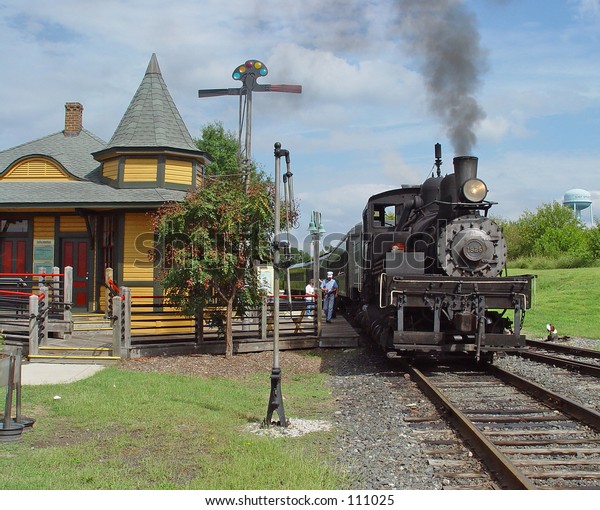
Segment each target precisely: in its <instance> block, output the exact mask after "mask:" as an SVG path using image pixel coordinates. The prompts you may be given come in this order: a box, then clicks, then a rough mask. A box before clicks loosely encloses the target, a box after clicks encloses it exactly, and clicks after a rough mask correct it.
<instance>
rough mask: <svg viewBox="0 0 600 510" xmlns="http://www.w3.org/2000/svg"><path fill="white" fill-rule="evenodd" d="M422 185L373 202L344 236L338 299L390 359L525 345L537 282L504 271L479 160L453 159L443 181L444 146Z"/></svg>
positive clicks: (502, 243) (485, 352)
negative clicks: (524, 327)
mask: <svg viewBox="0 0 600 510" xmlns="http://www.w3.org/2000/svg"><path fill="white" fill-rule="evenodd" d="M435 156H436V158H435V167H436V168H437V171H434V172H433V173H432V175H431V177H430V178H428V179H426V180H425V182H423V183H422V184H421V185H417V186H403V187H401V188H400V189H394V190H390V191H385V192H383V193H379V194H377V195H374V196H372V197H371V198H370V199H369V200H368V202H367V204H366V207H365V208H364V211H363V217H362V222H361V223H359V224H358V225H356V226H355V227H354V228H353V229H352V230H351V231H350V232H348V234H347V236H346V237H345V239H344V248H345V257H344V259H345V260H344V266H343V267H341V268H340V271H337V272H336V273H337V274H336V277H337V279H338V280H339V281H340V283H341V285H340V287H341V289H343V291H342V292H340V294H341V298H342V299H344V300H347V303H348V304H349V306H352V307H353V308H354V310H355V313H353V316H355V317H356V318H357V321H358V323H359V325H360V326H361V327H362V328H363V329H364V330H366V331H367V332H368V334H369V335H370V336H371V337H372V338H373V339H375V340H376V341H377V342H378V343H379V345H380V346H381V348H382V349H384V350H385V351H386V352H387V355H388V356H389V357H398V356H400V357H409V358H415V357H421V356H425V357H433V358H437V359H440V358H445V357H448V356H450V357H455V356H459V355H462V356H464V355H466V356H469V357H476V358H477V360H484V361H490V360H491V359H492V357H493V354H494V353H496V352H502V351H514V350H519V349H521V348H523V347H524V346H525V337H524V336H523V335H522V334H521V325H522V322H523V318H524V315H525V311H526V310H527V309H528V308H529V307H530V306H531V292H532V281H533V278H534V276H532V275H522V276H510V277H509V276H506V275H504V276H503V275H502V273H503V271H504V270H505V268H506V240H505V238H504V235H503V233H502V229H501V228H500V227H499V226H498V225H497V224H496V223H495V222H494V221H493V220H492V219H491V218H490V217H488V212H489V210H490V208H491V207H492V205H493V204H494V203H493V202H490V201H487V200H486V197H487V191H488V190H487V186H486V184H485V183H484V182H483V180H481V179H480V178H478V176H477V170H478V159H477V158H476V157H473V156H460V157H455V158H454V160H453V163H454V172H453V173H451V174H448V175H446V176H441V171H440V167H441V148H440V146H439V144H436V151H435Z"/></svg>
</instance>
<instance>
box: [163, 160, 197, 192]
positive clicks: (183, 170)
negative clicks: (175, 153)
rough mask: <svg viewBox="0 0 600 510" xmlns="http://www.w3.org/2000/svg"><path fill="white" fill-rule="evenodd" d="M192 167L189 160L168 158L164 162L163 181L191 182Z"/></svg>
mask: <svg viewBox="0 0 600 510" xmlns="http://www.w3.org/2000/svg"><path fill="white" fill-rule="evenodd" d="M192 176H193V167H192V162H191V161H181V160H177V159H168V160H167V161H166V163H165V182H172V183H175V184H189V185H190V186H191V184H192Z"/></svg>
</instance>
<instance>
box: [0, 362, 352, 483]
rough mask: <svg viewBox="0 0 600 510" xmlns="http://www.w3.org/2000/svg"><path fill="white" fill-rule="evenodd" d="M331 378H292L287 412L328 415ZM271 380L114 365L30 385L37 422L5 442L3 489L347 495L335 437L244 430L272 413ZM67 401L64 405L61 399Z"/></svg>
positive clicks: (29, 401)
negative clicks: (329, 445)
mask: <svg viewBox="0 0 600 510" xmlns="http://www.w3.org/2000/svg"><path fill="white" fill-rule="evenodd" d="M324 377H325V376H324V375H310V376H301V377H294V378H293V379H292V380H285V381H283V382H282V390H283V395H284V398H285V399H286V414H287V413H289V410H291V409H293V412H294V415H292V416H291V418H292V419H293V418H294V416H298V417H302V418H305V419H309V418H321V419H324V418H327V414H328V410H329V409H330V408H331V397H330V394H329V392H328V390H327V389H326V386H325V384H324ZM269 391H270V382H269V380H268V379H267V380H265V377H264V376H260V377H259V376H252V377H249V378H248V380H245V381H233V380H227V379H202V378H195V377H186V376H175V375H165V374H156V373H142V372H133V371H126V370H122V369H119V368H116V367H110V368H106V369H104V370H102V371H100V372H99V373H98V374H96V375H94V376H93V377H91V378H89V379H86V380H83V381H79V382H76V383H72V384H67V385H57V386H25V387H24V388H23V415H24V416H31V417H33V418H35V419H36V420H37V421H36V423H35V424H34V426H33V430H31V431H28V432H26V433H24V434H23V439H21V441H18V442H13V443H0V489H5V490H6V489H32V490H37V489H82V490H86V489H124V490H128V489H213V490H214V489H288V490H289V489H305V490H308V489H340V488H344V486H345V480H344V477H343V476H342V475H341V474H340V473H339V472H336V470H335V469H333V468H332V467H331V466H332V464H331V463H328V462H327V458H326V456H325V453H324V451H325V450H327V449H326V448H324V449H323V450H324V451H322V443H323V442H326V441H327V437H328V435H329V434H330V432H323V431H321V432H317V433H315V432H313V433H310V434H307V435H305V436H302V437H284V438H268V437H264V436H258V435H256V434H252V433H250V432H246V431H244V430H243V427H244V425H245V424H248V423H249V422H260V421H261V420H262V419H263V418H264V417H265V415H266V410H267V403H268V396H269ZM55 395H59V396H60V397H61V398H60V400H54V398H53V397H54V396H55Z"/></svg>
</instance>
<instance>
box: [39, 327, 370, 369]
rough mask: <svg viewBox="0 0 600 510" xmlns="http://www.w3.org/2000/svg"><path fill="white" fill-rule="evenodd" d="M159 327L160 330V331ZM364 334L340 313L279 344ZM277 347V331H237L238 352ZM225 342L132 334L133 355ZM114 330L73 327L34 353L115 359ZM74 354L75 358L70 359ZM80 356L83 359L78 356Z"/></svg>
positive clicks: (45, 357)
mask: <svg viewBox="0 0 600 510" xmlns="http://www.w3.org/2000/svg"><path fill="white" fill-rule="evenodd" d="M158 332H159V331H158V330H157V333H158ZM359 338H360V334H359V333H358V332H357V331H356V330H355V329H354V328H353V327H352V326H351V325H350V324H349V323H348V322H347V321H346V319H345V318H344V317H341V316H339V317H337V318H335V319H333V320H332V322H331V323H329V324H328V323H326V322H325V321H324V320H323V324H322V331H321V337H320V338H317V336H316V335H315V334H314V329H313V328H312V327H304V328H301V329H298V331H297V332H295V333H290V332H289V331H287V332H285V333H283V334H282V333H281V332H280V337H279V348H280V349H281V350H294V349H314V348H317V347H325V348H349V347H356V346H358V345H359ZM272 350H273V333H272V331H270V332H269V336H268V337H267V339H266V340H261V339H259V338H255V337H248V336H245V337H244V336H243V335H242V334H240V333H236V334H234V353H236V354H237V353H240V354H241V353H251V352H263V351H272ZM224 353H225V343H224V341H223V340H218V339H217V338H216V337H214V336H210V335H207V336H206V337H205V339H204V340H203V341H200V342H196V341H194V338H193V336H192V335H184V334H181V335H171V334H165V335H160V334H157V335H146V336H144V337H136V336H134V337H132V346H131V351H130V353H129V355H130V357H133V358H137V357H141V356H161V355H185V354H224ZM111 354H112V333H111V332H110V331H106V330H102V329H99V330H98V331H79V330H75V331H73V334H72V335H70V336H69V337H68V338H66V339H64V338H49V339H48V345H47V346H45V347H43V348H41V349H40V355H39V356H37V357H35V358H34V357H32V359H30V361H35V362H60V359H61V358H62V359H63V362H72V363H77V362H80V363H83V362H90V357H92V356H95V357H96V356H97V357H98V358H97V360H98V361H99V362H100V360H101V358H102V357H107V358H109V359H107V360H106V361H113V362H114V358H112V359H111ZM67 358H71V359H67ZM78 358H79V359H78Z"/></svg>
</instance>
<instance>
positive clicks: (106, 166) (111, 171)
mask: <svg viewBox="0 0 600 510" xmlns="http://www.w3.org/2000/svg"><path fill="white" fill-rule="evenodd" d="M102 176H103V177H106V178H107V179H112V180H113V181H116V180H117V178H118V176H119V160H117V159H113V160H110V161H105V162H104V163H102Z"/></svg>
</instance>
